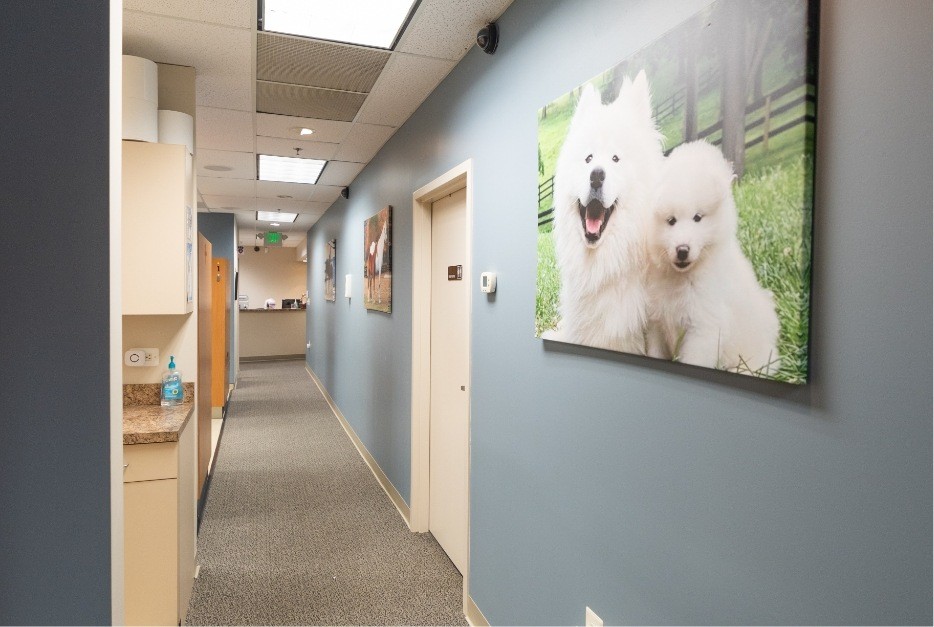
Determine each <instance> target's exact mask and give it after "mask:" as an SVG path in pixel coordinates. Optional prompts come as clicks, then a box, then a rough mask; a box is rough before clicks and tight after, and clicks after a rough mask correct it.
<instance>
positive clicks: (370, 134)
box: [334, 122, 396, 163]
mask: <svg viewBox="0 0 934 627" xmlns="http://www.w3.org/2000/svg"><path fill="white" fill-rule="evenodd" d="M395 132H396V127H394V126H380V125H377V124H363V123H362V122H355V123H354V125H353V127H351V129H350V131H349V132H348V133H347V137H346V138H345V139H344V141H343V142H341V144H340V148H339V149H338V150H337V154H335V155H334V158H335V159H339V160H340V161H354V162H357V163H369V162H370V161H371V160H372V159H373V157H375V156H376V153H377V152H379V149H380V148H382V147H383V144H385V143H386V142H387V141H388V140H389V138H390V137H392V136H393V134H394V133H395Z"/></svg>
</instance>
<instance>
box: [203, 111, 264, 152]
mask: <svg viewBox="0 0 934 627" xmlns="http://www.w3.org/2000/svg"><path fill="white" fill-rule="evenodd" d="M197 115H198V124H197V127H198V129H197V134H198V142H197V146H198V148H207V149H209V150H234V151H239V152H252V151H253V114H252V113H250V112H249V111H232V110H230V109H215V108H213V107H198V110H197Z"/></svg>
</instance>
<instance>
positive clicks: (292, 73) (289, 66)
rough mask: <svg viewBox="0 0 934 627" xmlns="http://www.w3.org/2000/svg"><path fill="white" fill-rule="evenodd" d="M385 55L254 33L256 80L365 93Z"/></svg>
mask: <svg viewBox="0 0 934 627" xmlns="http://www.w3.org/2000/svg"><path fill="white" fill-rule="evenodd" d="M389 54H390V53H389V52H387V51H385V50H374V49H371V48H358V47H356V46H346V45H340V44H333V43H328V42H323V41H314V40H310V39H296V38H294V37H285V36H282V35H271V34H268V33H257V35H256V79H257V80H261V81H272V82H276V83H288V84H290V85H305V86H307V87H324V88H327V89H340V90H343V91H356V92H369V91H370V89H371V88H372V87H373V83H375V82H376V79H377V77H378V76H379V73H380V72H381V71H382V69H383V66H385V65H386V61H388V60H389Z"/></svg>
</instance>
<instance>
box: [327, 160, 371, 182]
mask: <svg viewBox="0 0 934 627" xmlns="http://www.w3.org/2000/svg"><path fill="white" fill-rule="evenodd" d="M365 167H366V164H365V163H349V162H347V161H328V164H327V165H326V166H324V172H322V173H321V177H320V178H319V179H318V185H339V186H346V185H350V183H351V181H353V180H354V179H355V178H357V175H358V174H360V171H361V170H362V169H363V168H365Z"/></svg>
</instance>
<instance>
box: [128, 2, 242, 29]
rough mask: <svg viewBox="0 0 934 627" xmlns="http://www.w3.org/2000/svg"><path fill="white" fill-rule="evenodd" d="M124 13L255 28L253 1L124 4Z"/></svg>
mask: <svg viewBox="0 0 934 627" xmlns="http://www.w3.org/2000/svg"><path fill="white" fill-rule="evenodd" d="M123 9H124V12H126V11H145V12H147V13H155V14H157V15H166V16H172V17H181V18H184V19H187V20H193V21H195V22H209V23H212V24H220V25H223V26H235V27H238V28H253V27H254V26H256V1H255V0H211V2H192V1H191V0H123Z"/></svg>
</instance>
